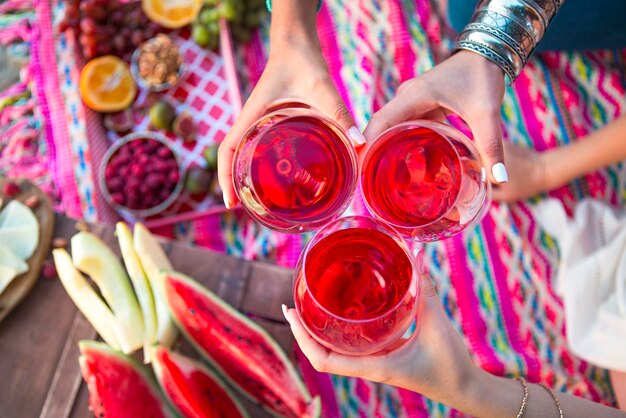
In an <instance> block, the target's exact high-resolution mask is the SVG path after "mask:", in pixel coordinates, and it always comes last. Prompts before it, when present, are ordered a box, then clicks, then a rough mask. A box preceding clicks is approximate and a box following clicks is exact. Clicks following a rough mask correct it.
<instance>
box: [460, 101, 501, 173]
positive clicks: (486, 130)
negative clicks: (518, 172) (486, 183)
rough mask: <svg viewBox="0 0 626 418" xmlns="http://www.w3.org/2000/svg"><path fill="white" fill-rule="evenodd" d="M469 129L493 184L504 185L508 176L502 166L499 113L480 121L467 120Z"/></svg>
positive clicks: (484, 117)
mask: <svg viewBox="0 0 626 418" xmlns="http://www.w3.org/2000/svg"><path fill="white" fill-rule="evenodd" d="M468 124H469V126H470V129H471V130H472V132H473V133H474V139H475V141H476V145H477V146H478V151H479V152H480V157H481V159H482V161H483V165H484V166H485V168H487V171H488V172H489V178H490V180H491V181H492V182H494V183H506V182H507V181H509V175H508V173H507V171H506V167H505V166H504V149H503V147H502V125H501V119H500V111H499V109H498V111H497V112H494V114H493V115H483V116H481V118H480V119H478V118H476V119H471V120H468Z"/></svg>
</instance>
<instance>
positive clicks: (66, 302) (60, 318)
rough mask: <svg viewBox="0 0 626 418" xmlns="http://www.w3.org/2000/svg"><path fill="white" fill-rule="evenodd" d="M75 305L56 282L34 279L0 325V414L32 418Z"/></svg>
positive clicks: (46, 384)
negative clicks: (31, 288) (25, 293)
mask: <svg viewBox="0 0 626 418" xmlns="http://www.w3.org/2000/svg"><path fill="white" fill-rule="evenodd" d="M75 315H76V308H75V307H74V304H73V303H72V302H71V301H70V299H69V297H67V295H66V294H65V291H64V290H63V288H62V287H61V286H60V283H58V282H57V281H54V280H48V279H40V280H39V281H38V282H37V284H36V285H35V288H34V289H33V291H32V292H31V294H30V295H29V296H28V297H27V298H26V299H25V300H24V301H23V302H22V304H21V305H19V306H18V307H17V308H16V309H15V310H14V311H13V312H11V314H10V315H9V316H7V317H6V318H5V320H4V321H3V322H2V323H0V376H2V379H1V380H0V417H36V416H38V415H39V413H40V411H41V408H42V406H43V403H44V400H45V398H46V394H47V392H48V387H49V385H50V382H51V381H52V377H53V375H54V372H55V370H56V367H57V365H58V360H59V358H60V357H61V354H62V352H63V347H64V346H65V340H66V338H67V335H68V333H69V332H70V328H71V325H72V321H73V319H74V316H75Z"/></svg>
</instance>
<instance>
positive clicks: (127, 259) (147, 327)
mask: <svg viewBox="0 0 626 418" xmlns="http://www.w3.org/2000/svg"><path fill="white" fill-rule="evenodd" d="M115 233H116V234H117V240H118V242H119V244H120V251H121V252H122V258H123V259H124V264H125V265H126V271H128V275H129V276H130V279H131V281H132V282H133V287H134V288H135V294H136V295H137V299H138V300H139V306H140V307H141V312H142V314H143V328H144V338H143V352H144V362H145V363H149V362H150V347H151V346H152V344H154V343H155V342H156V328H157V322H156V321H157V319H156V312H155V308H154V296H153V294H152V289H151V288H150V283H149V282H148V279H147V277H146V274H145V272H144V271H143V268H142V267H141V261H140V260H139V257H138V256H137V253H136V252H135V248H134V247H133V234H132V232H130V229H129V228H128V225H126V224H125V223H124V222H118V223H117V225H116V227H115Z"/></svg>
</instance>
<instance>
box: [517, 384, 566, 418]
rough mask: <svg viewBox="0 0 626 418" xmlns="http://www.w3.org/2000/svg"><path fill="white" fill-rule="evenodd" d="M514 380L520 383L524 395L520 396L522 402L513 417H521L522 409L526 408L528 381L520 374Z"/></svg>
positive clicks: (522, 414)
mask: <svg viewBox="0 0 626 418" xmlns="http://www.w3.org/2000/svg"><path fill="white" fill-rule="evenodd" d="M515 380H518V381H519V382H520V383H521V384H522V387H523V388H524V397H523V398H522V404H521V405H520V407H519V411H518V412H517V416H516V417H515V418H522V416H524V410H525V409H526V404H527V403H528V383H526V379H524V378H523V377H522V376H518V377H516V378H515ZM561 418H562V417H561Z"/></svg>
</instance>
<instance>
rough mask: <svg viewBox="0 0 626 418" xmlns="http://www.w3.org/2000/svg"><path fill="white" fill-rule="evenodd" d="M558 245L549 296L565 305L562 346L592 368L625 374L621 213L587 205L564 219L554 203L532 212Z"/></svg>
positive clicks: (624, 228)
mask: <svg viewBox="0 0 626 418" xmlns="http://www.w3.org/2000/svg"><path fill="white" fill-rule="evenodd" d="M534 212H535V215H536V217H535V219H537V222H539V224H540V225H541V226H542V228H543V229H544V230H545V231H546V232H547V233H549V234H550V235H552V236H553V237H554V238H555V239H556V240H557V242H558V244H559V249H560V254H561V260H560V265H559V272H558V276H557V279H556V284H555V290H556V292H557V294H558V295H559V296H560V297H561V298H563V303H564V305H565V320H566V323H565V329H566V334H567V342H568V345H569V346H570V349H571V350H572V352H573V353H574V354H576V355H577V356H579V357H580V358H582V359H584V360H586V361H588V362H589V363H592V364H595V365H597V366H600V367H603V368H606V369H612V370H619V371H622V372H626V213H625V212H623V211H619V212H618V211H616V210H614V209H612V208H611V207H610V206H608V205H607V204H606V203H603V202H599V201H595V200H591V199H587V200H584V201H582V202H580V203H579V204H578V205H577V206H576V209H575V213H574V217H573V218H568V217H567V215H566V213H565V209H564V208H563V205H562V204H561V202H560V201H558V200H556V199H549V200H546V201H543V202H541V203H539V204H538V205H537V206H535V208H534Z"/></svg>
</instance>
